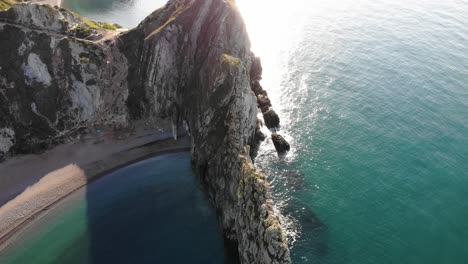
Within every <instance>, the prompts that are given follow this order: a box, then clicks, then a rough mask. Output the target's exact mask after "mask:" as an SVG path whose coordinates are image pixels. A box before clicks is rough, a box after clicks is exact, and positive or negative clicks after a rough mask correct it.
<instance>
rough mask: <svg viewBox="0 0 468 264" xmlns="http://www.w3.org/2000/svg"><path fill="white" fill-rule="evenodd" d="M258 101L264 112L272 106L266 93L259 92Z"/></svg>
mask: <svg viewBox="0 0 468 264" xmlns="http://www.w3.org/2000/svg"><path fill="white" fill-rule="evenodd" d="M257 103H258V107H259V108H260V110H261V111H262V113H264V112H266V111H268V108H270V106H271V101H270V98H268V95H266V94H259V95H258V96H257Z"/></svg>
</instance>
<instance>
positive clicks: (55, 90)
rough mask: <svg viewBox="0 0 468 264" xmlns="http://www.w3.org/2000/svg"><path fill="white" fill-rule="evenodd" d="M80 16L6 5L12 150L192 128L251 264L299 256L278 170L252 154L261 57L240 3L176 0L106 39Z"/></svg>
mask: <svg viewBox="0 0 468 264" xmlns="http://www.w3.org/2000/svg"><path fill="white" fill-rule="evenodd" d="M80 21H81V18H79V17H77V16H75V15H74V14H72V13H70V12H68V11H66V10H63V9H56V8H51V7H48V6H42V5H18V6H15V7H13V8H11V9H10V10H8V11H5V12H0V36H1V37H0V47H1V53H0V156H4V155H5V154H6V155H9V154H21V153H31V152H35V151H41V150H43V149H46V148H48V147H51V146H53V145H55V144H59V143H61V142H64V141H68V140H73V139H74V138H76V137H79V136H80V135H81V134H83V133H87V131H89V130H90V129H99V128H102V127H106V128H111V129H120V128H125V127H131V126H133V125H134V124H136V123H144V124H146V125H147V126H149V127H151V126H154V125H158V126H159V127H161V126H165V127H172V129H173V130H174V134H175V135H177V132H178V130H182V129H185V130H187V133H188V134H189V135H190V137H191V144H192V163H193V167H194V169H195V171H196V173H197V175H198V176H199V177H200V180H201V182H202V183H203V186H204V187H205V188H206V191H207V193H208V195H209V197H210V198H211V200H212V201H213V204H214V206H215V207H216V209H217V211H218V215H219V218H220V223H221V225H222V227H223V230H224V234H225V236H226V238H228V239H230V240H233V241H235V242H237V243H238V248H239V255H240V259H241V262H242V263H290V261H291V260H290V257H289V250H288V245H287V239H286V236H285V232H284V228H283V226H282V223H281V220H280V217H279V215H278V214H277V213H276V212H275V211H274V210H273V202H272V201H271V197H270V196H271V195H270V188H269V185H268V182H267V180H266V177H265V176H264V175H262V174H261V173H260V172H258V171H257V169H256V168H255V167H254V166H253V165H252V163H251V161H250V160H249V158H248V156H247V154H246V153H248V152H245V147H246V146H248V145H251V144H254V143H255V137H256V135H257V137H258V136H259V134H258V131H257V130H256V124H257V98H256V96H255V94H254V92H253V90H255V89H253V88H254V87H251V84H252V80H254V81H255V80H257V81H258V79H259V78H261V65H260V67H259V60H258V59H257V58H255V57H254V56H253V55H252V53H251V52H250V42H249V38H248V35H247V33H246V29H245V25H244V22H243V20H242V18H241V16H240V15H239V13H238V10H237V8H236V6H235V4H234V1H232V0H228V1H224V0H170V1H169V2H168V4H167V5H166V6H164V7H163V8H161V9H159V10H157V11H155V12H154V13H153V14H151V15H150V16H148V17H147V18H146V19H145V20H144V21H143V22H142V23H141V24H140V25H139V26H138V27H137V28H135V29H132V30H130V31H128V32H125V33H122V34H120V35H117V36H113V37H107V38H104V39H101V38H96V37H95V36H96V35H97V33H96V34H95V33H93V32H91V33H90V31H93V30H94V29H93V28H89V26H88V27H87V24H86V23H84V24H82V23H81V22H80ZM79 28H81V29H79ZM83 28H84V30H83ZM82 34H85V35H87V36H88V37H89V38H88V37H83V35H82ZM91 36H93V37H91ZM85 38H86V39H85ZM252 61H254V62H255V63H254V68H253V69H252ZM183 127H184V128H183ZM256 131H257V134H256Z"/></svg>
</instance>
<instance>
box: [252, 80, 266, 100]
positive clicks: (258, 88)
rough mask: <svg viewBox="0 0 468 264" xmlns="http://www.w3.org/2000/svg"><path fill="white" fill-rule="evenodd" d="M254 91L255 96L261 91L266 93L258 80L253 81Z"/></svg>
mask: <svg viewBox="0 0 468 264" xmlns="http://www.w3.org/2000/svg"><path fill="white" fill-rule="evenodd" d="M252 91H253V92H254V93H255V96H258V95H259V94H261V93H264V92H265V90H263V87H262V85H261V84H260V82H259V81H258V80H255V81H252Z"/></svg>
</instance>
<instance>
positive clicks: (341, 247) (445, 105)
mask: <svg viewBox="0 0 468 264" xmlns="http://www.w3.org/2000/svg"><path fill="white" fill-rule="evenodd" d="M66 2H75V3H79V2H78V1H77V0H66ZM90 2H91V3H110V2H112V1H110V0H108V1H107V2H106V1H105V0H101V1H90ZM80 3H81V2H80ZM135 3H137V5H139V4H140V3H149V0H148V1H146V2H145V1H144V0H141V1H136V2H135ZM237 3H238V5H239V7H240V10H241V12H242V14H243V16H244V18H245V20H246V23H247V27H248V29H249V32H250V36H251V39H252V45H253V46H252V47H253V50H254V51H255V52H256V53H257V54H258V55H259V56H261V57H262V61H263V67H264V79H263V81H262V84H263V85H264V87H265V88H266V89H267V90H268V91H269V93H270V97H271V98H272V101H273V104H274V107H275V110H277V112H279V114H280V116H281V119H282V124H283V127H282V131H281V133H283V134H284V135H285V136H286V138H287V139H289V140H290V141H291V143H292V146H293V149H292V151H291V153H290V154H289V155H288V157H286V158H285V159H279V158H278V157H277V156H276V153H275V151H274V148H273V146H272V144H271V142H267V143H266V144H265V145H264V147H263V149H262V152H261V153H260V157H259V158H258V159H257V161H258V164H259V166H261V167H262V168H263V169H264V170H265V171H266V172H267V173H268V174H269V175H270V179H271V181H272V182H273V183H274V185H275V195H276V199H277V201H278V203H279V204H280V206H281V209H282V210H283V212H284V213H285V214H286V215H287V216H289V220H288V222H289V224H290V228H291V230H290V231H291V234H292V236H291V240H292V241H293V243H292V244H293V248H292V256H293V260H294V263H333V264H335V263H359V264H365V263H379V264H387V263H388V264H390V263H410V264H419V263H434V264H436V263H448V264H465V263H468V249H467V245H468V221H467V219H468V202H467V201H468V2H467V1H466V0H448V1H439V0H392V1H390V0H288V1H286V0H237ZM111 6H112V5H111ZM107 7H109V5H107ZM83 10H84V11H86V12H84V11H83V13H84V14H85V15H92V18H94V19H97V20H108V21H110V22H117V23H121V24H123V25H124V26H128V27H131V26H135V25H136V24H137V23H138V21H135V20H132V21H129V20H128V18H129V17H133V16H134V15H135V16H139V17H138V18H139V19H140V17H141V18H143V17H144V16H146V15H147V14H149V13H150V12H151V11H150V10H144V11H145V12H137V13H136V14H135V12H133V11H131V12H130V14H131V15H129V16H126V17H122V16H120V15H114V16H109V14H111V15H112V14H120V13H119V12H121V11H122V10H117V11H115V10H116V9H115V8H114V9H112V8H110V9H106V10H107V11H102V9H100V10H101V11H99V10H98V11H97V12H100V13H99V14H96V13H95V12H94V11H93V12H94V13H93V12H91V11H89V10H85V9H84V8H83ZM108 10H110V11H108ZM113 10H114V11H113ZM130 10H134V9H130ZM77 11H80V10H77ZM113 19H116V20H113ZM132 23H133V24H132ZM293 234H299V236H297V235H296V236H294V235H293Z"/></svg>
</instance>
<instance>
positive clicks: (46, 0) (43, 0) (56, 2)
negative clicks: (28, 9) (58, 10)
mask: <svg viewBox="0 0 468 264" xmlns="http://www.w3.org/2000/svg"><path fill="white" fill-rule="evenodd" d="M31 2H32V3H38V4H48V5H51V6H58V7H61V6H62V0H33V1H31Z"/></svg>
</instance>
